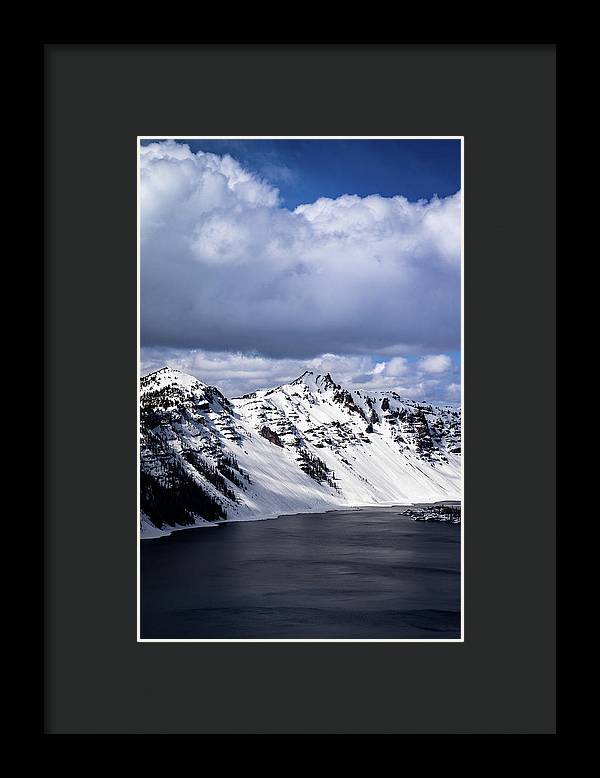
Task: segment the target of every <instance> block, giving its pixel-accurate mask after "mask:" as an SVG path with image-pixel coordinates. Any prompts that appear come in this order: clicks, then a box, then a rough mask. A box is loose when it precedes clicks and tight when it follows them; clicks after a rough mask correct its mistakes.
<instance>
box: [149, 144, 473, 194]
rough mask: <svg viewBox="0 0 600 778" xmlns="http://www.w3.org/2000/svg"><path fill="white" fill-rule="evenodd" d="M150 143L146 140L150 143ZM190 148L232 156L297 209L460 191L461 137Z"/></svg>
mask: <svg viewBox="0 0 600 778" xmlns="http://www.w3.org/2000/svg"><path fill="white" fill-rule="evenodd" d="M150 142H152V141H142V143H143V144H148V143H150ZM183 142H185V143H187V144H188V145H189V147H190V148H191V150H192V151H194V152H197V151H199V150H202V151H210V152H213V153H214V154H219V155H220V156H222V155H223V154H229V155H231V156H232V157H234V158H235V159H237V160H238V161H239V162H240V163H241V164H242V165H243V166H244V167H246V168H248V169H251V170H254V171H256V172H257V173H258V174H259V175H261V176H263V177H264V178H266V179H267V180H268V181H270V182H271V183H273V184H274V185H275V186H277V188H278V189H279V191H280V193H281V196H282V200H283V205H284V206H285V207H286V208H288V209H294V208H295V207H296V206H297V205H300V204H302V203H311V202H313V201H314V200H317V199H318V198H319V197H331V198H336V197H339V196H340V195H343V194H357V195H360V196H361V197H365V196H366V195H372V194H379V195H382V196H383V197H393V196H394V195H398V194H402V195H404V196H405V197H406V198H407V199H408V200H411V201H415V200H419V199H421V198H426V199H427V200H429V199H431V197H433V196H434V195H438V197H447V196H448V195H452V194H454V193H455V192H457V191H458V190H459V189H460V186H461V184H460V173H461V166H460V141H458V140H397V141H395V140H369V141H363V140H343V141H338V140H251V141H248V140H200V139H199V140H186V141H183Z"/></svg>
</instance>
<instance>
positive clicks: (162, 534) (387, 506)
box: [140, 499, 462, 541]
mask: <svg viewBox="0 0 600 778" xmlns="http://www.w3.org/2000/svg"><path fill="white" fill-rule="evenodd" d="M436 505H449V506H456V505H460V506H462V500H454V499H452V500H435V501H433V502H406V503H378V504H374V505H349V506H345V507H340V508H332V509H331V510H327V511H301V512H300V513H278V514H273V515H270V516H260V517H251V518H245V519H235V518H234V519H227V520H225V521H215V522H203V523H202V524H190V525H182V526H177V527H169V529H168V530H162V529H158V528H156V529H155V530H151V532H152V534H145V535H144V534H141V535H140V541H142V540H160V539H161V538H167V537H169V536H170V535H171V534H172V533H173V532H184V531H186V530H193V529H205V528H209V527H210V528H214V527H223V526H226V525H228V524H246V523H250V522H257V521H275V520H276V519H291V518H299V517H301V516H314V515H317V514H318V515H328V514H332V513H353V512H357V511H365V510H383V511H386V510H394V509H396V508H420V507H429V506H436ZM154 532H156V534H154Z"/></svg>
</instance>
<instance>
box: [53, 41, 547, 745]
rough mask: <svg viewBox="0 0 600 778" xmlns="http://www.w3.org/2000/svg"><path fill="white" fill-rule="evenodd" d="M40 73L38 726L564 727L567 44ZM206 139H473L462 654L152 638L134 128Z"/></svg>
mask: <svg viewBox="0 0 600 778" xmlns="http://www.w3.org/2000/svg"><path fill="white" fill-rule="evenodd" d="M44 74H45V75H44V77H45V104H44V123H45V127H44V129H45V162H44V164H45V175H44V180H45V217H46V229H45V289H44V293H45V332H46V361H45V410H46V413H45V468H46V471H45V476H46V484H47V487H46V494H45V507H46V510H45V533H44V559H45V564H44V582H45V605H46V608H45V716H44V732H45V733H46V734H50V735H55V734H70V735H85V734H127V735H156V734H161V735H212V734H238V735H240V734H246V735H248V734H251V735H258V734H270V735H272V734H340V735H342V734H343V735H356V734H394V735H398V734H401V735H412V734H419V735H424V734H428V735H453V734H456V735H458V734H462V735H464V734H530V735H532V734H539V735H541V734H545V735H551V734H554V733H555V732H556V684H555V657H556V631H555V627H556V618H555V582H556V577H555V550H556V544H555V540H556V535H555V518H556V516H555V513H556V505H555V399H556V398H555V394H556V393H555V294H556V280H555V271H556V246H555V203H556V163H555V144H556V47H555V46H554V45H551V44H548V45H515V46H499V45H489V46H468V45H460V46H459V45H445V46H439V45H431V46H428V45H387V44H386V45H379V46H375V45H370V46H359V45H344V46H340V45H338V46H329V45H312V46H310V45H302V46H300V45H289V46H267V45H265V46H258V45H250V44H248V45H207V44H197V45H190V44H180V45H175V44H173V45H141V44H137V45H69V44H61V45H58V44H47V45H45V47H44ZM192 134H198V135H227V134H231V135H241V134H244V135H275V134H280V135H462V136H464V138H465V145H464V153H465V169H464V174H465V181H464V184H465V203H464V208H465V211H464V215H465V260H464V273H465V279H464V288H465V301H464V305H465V332H464V343H463V353H464V360H465V368H464V370H465V388H464V396H465V406H464V411H465V421H464V435H465V450H466V452H467V456H466V458H465V463H464V466H465V504H466V505H468V513H467V517H468V518H467V520H466V522H465V527H464V532H465V569H464V575H465V600H464V606H465V611H466V612H465V624H466V629H465V642H464V643H460V644H448V643H441V644H423V643H417V644H410V643H394V644H369V643H360V644H356V643H351V644H300V643H291V644H280V643H277V644H271V643H269V644H212V643H211V644H199V643H192V644H169V643H143V644H140V643H138V642H137V641H136V413H135V409H136V393H137V381H136V377H137V365H136V359H137V321H136V319H137V316H136V273H137V268H136V238H137V236H136V139H137V136H139V135H163V136H166V137H170V136H174V135H192ZM532 404H533V405H534V410H532ZM491 428H493V429H495V430H497V431H498V434H497V435H494V445H493V446H490V443H489V440H490V435H491V434H492V429H491ZM507 482H508V483H509V484H510V486H509V487H507V486H506V483H507ZM500 483H501V486H500V485H499V484H500Z"/></svg>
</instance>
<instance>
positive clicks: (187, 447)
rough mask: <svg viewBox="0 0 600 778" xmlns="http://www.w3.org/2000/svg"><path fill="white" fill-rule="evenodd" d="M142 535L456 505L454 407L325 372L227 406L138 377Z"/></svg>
mask: <svg viewBox="0 0 600 778" xmlns="http://www.w3.org/2000/svg"><path fill="white" fill-rule="evenodd" d="M140 416H141V425H140V426H141V429H140V433H141V479H142V494H141V498H142V499H141V502H142V512H143V516H142V523H141V526H142V535H143V536H149V535H151V534H156V530H157V528H158V530H161V529H162V530H169V529H170V528H172V527H173V526H177V525H180V526H181V525H184V526H185V525H191V524H200V523H204V524H206V521H209V522H211V523H213V522H215V521H221V520H225V519H227V520H229V521H232V520H234V521H235V520H247V519H261V518H269V517H272V516H277V515H280V514H286V513H298V512H306V511H322V510H330V509H334V508H337V507H344V506H358V505H374V504H380V505H382V504H394V503H406V502H418V501H423V502H425V501H434V500H442V499H460V483H461V475H460V474H461V456H460V411H459V410H457V409H456V408H453V407H443V406H442V407H441V406H431V405H427V404H424V403H417V402H414V401H412V400H406V399H402V398H400V397H399V396H398V395H397V394H396V393H394V392H374V393H369V394H365V393H364V392H361V391H349V390H347V389H344V388H343V387H341V386H340V385H339V384H336V383H335V382H334V381H333V379H332V378H331V376H330V375H329V374H327V375H325V376H323V375H318V374H315V373H313V372H311V371H307V372H305V373H304V374H303V375H302V376H300V377H299V378H297V379H296V380H295V381H293V382H291V383H290V384H285V385H283V386H279V387H276V388H274V389H269V390H262V391H259V392H255V393H252V394H250V395H245V396H244V397H241V398H236V399H233V400H228V399H227V398H225V397H224V395H223V394H222V393H221V392H220V391H219V390H218V389H216V388H215V387H210V386H207V385H206V384H203V383H202V382H201V381H198V380H197V379H196V378H194V377H192V376H189V375H186V374H185V373H182V372H180V371H177V370H173V369H171V368H163V369H162V370H159V371H157V372H156V373H152V374H150V375H148V376H145V377H144V378H142V380H141V395H140Z"/></svg>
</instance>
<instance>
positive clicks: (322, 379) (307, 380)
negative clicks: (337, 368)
mask: <svg viewBox="0 0 600 778" xmlns="http://www.w3.org/2000/svg"><path fill="white" fill-rule="evenodd" d="M300 384H304V386H307V387H308V388H309V389H310V390H311V391H313V392H314V391H317V392H322V391H327V390H328V389H338V388H339V387H338V385H337V384H336V383H335V381H334V380H333V378H332V377H331V375H330V374H329V373H325V374H324V375H323V374H322V373H315V371H314V370H305V371H304V373H302V375H300V376H298V378H296V379H294V380H293V381H290V384H289V385H290V386H298V385H300Z"/></svg>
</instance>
